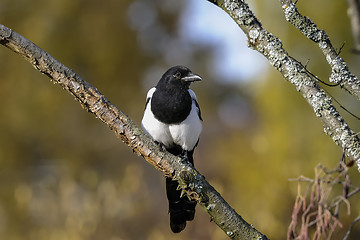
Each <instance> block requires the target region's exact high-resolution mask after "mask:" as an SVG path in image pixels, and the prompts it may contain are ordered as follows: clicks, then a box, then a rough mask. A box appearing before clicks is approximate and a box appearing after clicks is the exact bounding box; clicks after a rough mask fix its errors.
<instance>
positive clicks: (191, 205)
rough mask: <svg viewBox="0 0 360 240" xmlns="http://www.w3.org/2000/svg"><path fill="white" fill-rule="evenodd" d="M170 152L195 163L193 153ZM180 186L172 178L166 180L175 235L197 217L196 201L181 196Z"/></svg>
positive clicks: (172, 150) (173, 150) (170, 150)
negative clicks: (187, 222)
mask: <svg viewBox="0 0 360 240" xmlns="http://www.w3.org/2000/svg"><path fill="white" fill-rule="evenodd" d="M169 152H171V153H173V154H175V155H177V156H179V155H181V156H182V157H183V159H184V160H185V159H186V160H188V161H189V162H190V163H191V164H194V161H193V156H192V155H193V151H186V152H181V153H179V152H178V151H176V150H175V149H169ZM178 186H179V184H178V182H177V181H173V180H172V179H171V178H168V177H167V178H166V195H167V198H168V201H169V214H170V228H171V230H172V231H173V232H174V233H179V232H181V231H182V230H184V229H185V227H186V221H192V220H193V219H194V216H195V206H196V201H194V200H190V199H189V198H188V196H187V195H184V196H182V197H180V196H181V189H180V190H178V189H177V188H178Z"/></svg>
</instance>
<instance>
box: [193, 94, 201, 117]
mask: <svg viewBox="0 0 360 240" xmlns="http://www.w3.org/2000/svg"><path fill="white" fill-rule="evenodd" d="M193 101H194V103H195V106H196V108H197V113H198V115H199V118H200V120H201V121H202V120H203V119H202V117H201V111H200V107H199V103H198V102H197V101H196V99H193Z"/></svg>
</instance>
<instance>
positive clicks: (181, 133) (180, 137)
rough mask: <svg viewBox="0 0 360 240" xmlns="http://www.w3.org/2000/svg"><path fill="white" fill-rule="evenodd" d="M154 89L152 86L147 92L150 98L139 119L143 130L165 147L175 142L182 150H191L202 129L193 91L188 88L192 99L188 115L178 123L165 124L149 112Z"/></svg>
mask: <svg viewBox="0 0 360 240" xmlns="http://www.w3.org/2000/svg"><path fill="white" fill-rule="evenodd" d="M155 90H156V88H152V89H150V90H149V92H148V94H147V99H150V100H149V102H148V104H147V106H146V108H145V113H144V116H143V119H142V121H141V126H142V128H143V130H144V131H145V132H146V133H147V134H148V135H150V136H151V137H152V138H153V139H154V140H156V141H158V142H160V143H162V144H164V145H165V146H166V147H171V146H172V145H174V144H177V145H179V146H181V147H182V149H184V150H189V151H191V150H193V149H194V147H195V145H196V143H197V141H198V139H199V135H200V133H201V130H202V124H201V120H200V118H199V115H198V109H197V107H196V104H195V101H196V96H195V93H194V92H193V91H192V90H189V93H190V95H191V98H192V99H193V101H192V107H191V111H190V114H189V116H188V117H187V118H186V119H185V120H184V121H182V122H181V123H179V124H165V123H162V122H160V121H159V120H157V119H156V118H155V116H154V114H153V113H152V112H151V97H152V94H153V93H154V92H155Z"/></svg>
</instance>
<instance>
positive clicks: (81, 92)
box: [0, 24, 267, 239]
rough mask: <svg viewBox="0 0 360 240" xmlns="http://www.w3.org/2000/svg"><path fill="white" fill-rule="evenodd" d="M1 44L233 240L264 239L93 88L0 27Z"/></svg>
mask: <svg viewBox="0 0 360 240" xmlns="http://www.w3.org/2000/svg"><path fill="white" fill-rule="evenodd" d="M0 43H1V44H2V45H4V46H6V47H8V48H9V49H11V50H12V51H14V52H16V53H18V54H19V55H21V56H23V57H24V58H25V59H26V60H27V61H29V62H30V63H31V64H32V65H33V67H34V68H35V69H37V70H39V71H40V72H41V73H43V74H45V75H47V76H48V77H49V78H50V79H51V80H52V81H53V82H54V83H56V84H59V85H60V86H61V87H62V88H63V89H65V90H66V91H68V92H69V93H71V94H72V95H73V96H74V98H75V99H76V100H77V101H79V102H80V104H81V106H82V107H83V108H84V109H85V110H87V111H88V112H90V113H93V114H94V115H95V116H96V118H99V119H100V120H101V121H103V122H104V123H105V124H106V125H107V126H109V127H110V129H112V130H113V131H114V132H115V134H116V136H118V137H120V138H121V140H122V141H123V142H124V143H125V144H127V145H128V146H129V147H130V148H131V149H132V150H133V151H134V152H135V153H137V154H138V155H139V156H142V157H143V158H144V159H145V160H146V161H148V162H149V163H150V164H151V165H153V166H154V167H156V168H157V169H158V170H160V171H161V172H162V173H163V174H165V175H167V176H171V177H173V178H174V179H176V180H178V181H179V183H180V185H181V186H182V187H183V189H184V191H185V192H187V194H188V196H190V197H191V198H193V199H196V200H197V201H198V202H199V204H200V205H201V206H202V207H203V208H204V209H205V210H206V212H207V213H208V214H209V215H210V216H211V219H212V221H214V222H215V223H216V224H217V225H218V226H219V227H220V228H221V229H222V230H223V231H224V232H225V233H226V234H227V235H228V236H229V237H230V238H232V239H267V238H266V236H265V235H263V234H262V233H260V232H259V231H257V230H256V229H255V228H254V227H253V226H252V225H250V224H248V223H247V222H246V221H245V220H244V219H242V218H241V216H239V215H238V214H237V213H236V212H235V210H234V209H232V208H231V207H230V205H229V204H228V203H227V202H226V201H225V200H224V199H223V198H222V197H221V195H220V194H219V193H218V192H217V191H216V190H215V189H214V188H213V187H212V186H211V185H210V184H209V183H208V182H207V181H206V180H205V178H204V177H203V176H202V175H201V174H200V173H199V172H197V171H196V170H195V169H194V168H193V167H192V166H191V165H188V164H184V163H182V162H181V161H180V159H178V158H177V157H175V156H173V155H171V154H170V153H168V152H163V151H162V150H161V149H159V147H158V146H157V145H156V144H155V143H154V142H153V140H152V139H151V138H150V137H148V136H147V135H145V134H144V133H143V132H142V130H141V129H139V128H138V127H137V126H136V124H135V123H134V122H132V121H131V119H130V118H129V117H127V116H126V115H125V114H124V113H122V112H121V111H120V110H119V109H117V108H116V107H115V106H114V105H113V104H112V103H110V102H109V101H108V100H107V99H106V98H105V97H104V96H103V95H102V94H101V93H100V92H99V91H98V90H97V89H96V88H95V87H93V86H92V85H91V84H89V83H87V82H86V81H84V80H83V79H81V78H80V77H79V76H78V75H76V74H75V73H74V72H73V71H72V70H71V69H69V68H67V67H66V66H64V65H63V64H62V63H60V62H59V61H57V60H56V59H54V58H53V57H52V56H50V55H49V54H48V53H46V52H45V51H43V50H42V49H40V48H39V47H38V46H36V45H35V44H33V43H32V42H30V41H29V40H27V39H26V38H24V37H22V36H21V35H19V34H18V33H16V32H14V31H12V30H11V29H9V28H7V27H5V26H3V25H1V24H0Z"/></svg>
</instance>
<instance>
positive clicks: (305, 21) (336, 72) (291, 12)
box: [280, 0, 360, 100]
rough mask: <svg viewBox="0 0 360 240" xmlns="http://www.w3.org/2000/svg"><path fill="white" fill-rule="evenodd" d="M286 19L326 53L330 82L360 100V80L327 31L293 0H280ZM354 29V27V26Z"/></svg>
mask: <svg viewBox="0 0 360 240" xmlns="http://www.w3.org/2000/svg"><path fill="white" fill-rule="evenodd" d="M280 3H281V6H282V9H283V11H284V13H285V18H286V20H287V21H288V22H289V23H291V24H292V25H294V26H295V27H296V28H297V29H298V30H299V31H300V32H301V33H303V34H304V35H305V36H306V37H307V38H309V39H310V40H312V41H314V42H315V43H317V44H318V45H319V48H320V50H321V51H322V53H323V54H324V55H325V57H326V60H327V62H328V63H329V65H330V67H331V75H330V77H329V80H330V82H334V83H336V84H339V85H340V86H341V87H342V88H344V89H345V90H347V91H348V92H349V93H350V94H352V95H353V96H355V97H356V98H357V99H358V100H360V81H359V79H358V78H357V77H356V76H355V75H353V74H352V73H351V72H350V70H349V68H348V66H347V64H346V63H345V61H344V60H343V59H342V58H341V57H340V56H339V53H338V52H337V51H336V50H335V48H334V47H333V46H332V44H331V41H330V38H329V36H328V35H327V33H326V32H325V31H324V30H322V29H319V28H318V27H317V26H316V24H315V23H314V22H313V21H312V20H311V19H310V18H308V17H304V16H302V15H301V14H300V13H299V11H298V9H297V8H296V5H295V3H293V2H292V1H291V0H280ZM353 30H354V27H353Z"/></svg>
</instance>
